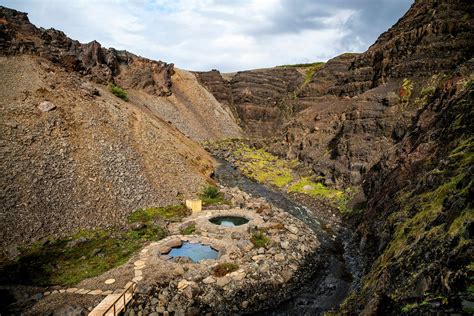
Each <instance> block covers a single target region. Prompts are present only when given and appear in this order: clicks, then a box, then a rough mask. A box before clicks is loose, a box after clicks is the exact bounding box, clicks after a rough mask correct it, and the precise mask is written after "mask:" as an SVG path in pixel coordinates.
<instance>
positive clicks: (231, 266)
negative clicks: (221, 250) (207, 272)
mask: <svg viewBox="0 0 474 316" xmlns="http://www.w3.org/2000/svg"><path fill="white" fill-rule="evenodd" d="M238 269H239V265H238V264H236V263H232V262H224V263H220V264H218V265H217V266H216V267H215V268H214V276H216V277H223V276H225V275H226V274H228V273H231V272H234V271H237V270H238Z"/></svg>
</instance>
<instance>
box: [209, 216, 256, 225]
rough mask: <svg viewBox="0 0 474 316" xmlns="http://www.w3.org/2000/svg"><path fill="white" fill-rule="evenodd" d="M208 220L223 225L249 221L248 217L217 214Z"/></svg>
mask: <svg viewBox="0 0 474 316" xmlns="http://www.w3.org/2000/svg"><path fill="white" fill-rule="evenodd" d="M209 221H210V222H211V223H213V224H216V225H220V226H224V227H235V226H240V225H244V224H247V223H248V222H249V220H248V219H246V218H245V217H240V216H218V217H213V218H211V219H210V220H209Z"/></svg>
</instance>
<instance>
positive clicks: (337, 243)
mask: <svg viewBox="0 0 474 316" xmlns="http://www.w3.org/2000/svg"><path fill="white" fill-rule="evenodd" d="M216 159H217V161H218V162H219V166H218V167H217V168H216V170H215V177H216V179H217V180H218V182H219V183H220V184H222V185H224V186H227V187H238V188H239V189H240V190H242V191H244V192H246V193H248V194H251V195H252V196H254V197H263V198H265V199H266V200H267V201H268V202H270V203H272V204H274V205H275V206H277V207H278V208H281V209H283V210H285V211H286V212H288V213H289V214H291V215H293V216H295V217H296V218H298V219H300V220H302V221H303V222H304V223H305V224H306V225H308V226H309V227H310V228H311V229H312V230H313V231H314V233H315V234H316V236H317V237H318V239H319V241H320V242H321V248H320V250H318V252H319V255H320V256H319V258H321V260H322V261H323V262H324V269H322V270H318V271H313V275H312V276H311V278H309V281H308V282H307V283H306V284H303V285H302V286H301V288H300V289H299V291H297V292H295V293H294V295H293V296H292V297H291V298H290V299H289V300H286V301H283V302H281V303H280V304H279V305H278V306H276V307H274V308H272V309H270V310H265V311H263V312H262V314H265V315H315V314H322V313H323V312H324V311H327V310H330V309H333V308H336V307H337V306H339V305H340V304H341V303H342V301H343V300H344V298H345V297H346V295H347V294H348V292H349V290H350V289H351V288H352V287H356V286H357V285H358V282H359V279H360V274H361V269H362V259H361V257H360V256H359V254H358V253H357V252H356V251H355V250H356V249H357V247H356V246H355V245H353V244H352V243H351V240H352V238H351V235H350V232H349V231H348V230H347V229H346V228H344V227H343V226H341V225H335V224H334V221H333V220H332V218H330V219H328V217H326V218H324V217H323V216H322V215H321V214H322V213H321V212H317V211H316V210H312V209H311V208H310V207H307V206H305V205H303V204H301V203H299V202H297V201H295V200H294V199H292V198H291V197H290V196H288V195H287V194H285V193H284V192H281V191H276V190H273V189H271V188H268V187H266V186H265V185H263V184H260V183H257V182H255V181H252V180H250V179H248V178H247V177H245V176H244V175H243V174H241V173H240V172H239V171H238V170H237V169H236V168H234V166H233V165H232V164H230V163H229V162H227V161H225V160H222V159H220V158H216ZM328 226H330V227H332V229H330V230H328V229H327V227H328Z"/></svg>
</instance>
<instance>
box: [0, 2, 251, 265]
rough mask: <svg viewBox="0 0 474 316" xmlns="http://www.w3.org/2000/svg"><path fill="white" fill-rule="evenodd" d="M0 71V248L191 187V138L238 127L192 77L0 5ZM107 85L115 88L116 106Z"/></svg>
mask: <svg viewBox="0 0 474 316" xmlns="http://www.w3.org/2000/svg"><path fill="white" fill-rule="evenodd" d="M0 74H1V78H2V85H1V87H0V111H1V122H2V123H1V127H0V128H1V135H2V136H1V144H2V150H1V160H2V165H1V177H2V184H1V196H0V200H1V202H0V205H1V212H0V214H1V215H0V216H1V218H0V222H1V224H0V225H1V229H0V231H1V233H0V234H1V242H0V243H1V248H2V255H5V256H14V255H15V254H16V249H17V246H19V245H22V244H29V243H31V242H33V241H36V240H38V239H40V238H43V237H46V236H58V235H63V234H66V233H70V232H72V231H75V230H77V229H80V228H95V227H109V226H113V225H118V224H123V223H124V221H125V220H126V218H127V215H128V214H129V213H130V212H132V211H133V210H135V209H138V208H140V207H147V206H159V205H169V204H174V203H179V202H182V201H183V199H184V197H191V196H194V195H196V193H197V192H199V191H200V190H201V189H202V187H203V185H204V184H205V183H206V182H207V181H211V180H210V178H209V176H210V174H211V173H212V169H213V159H212V158H211V157H210V156H209V154H208V153H207V152H206V151H205V150H204V149H203V148H202V147H201V146H200V145H199V144H198V143H197V142H196V141H204V140H209V139H220V138H226V137H235V136H239V135H241V133H242V132H241V130H240V128H239V127H238V126H237V124H236V123H235V121H234V119H233V117H232V114H231V113H229V112H228V110H226V108H224V107H223V106H222V105H220V104H219V103H218V102H217V101H215V99H214V98H213V97H212V96H211V95H210V94H209V92H207V91H206V90H205V89H204V88H203V87H202V86H200V85H199V84H198V82H197V79H196V78H195V76H194V75H193V74H192V73H189V72H186V71H183V70H179V69H175V68H174V67H173V64H166V63H164V62H161V61H152V60H148V59H145V58H142V57H139V56H136V55H133V54H131V53H129V52H126V51H117V50H114V49H105V48H103V47H101V45H100V44H99V43H97V42H91V43H88V44H81V43H79V42H77V41H74V40H71V39H69V38H68V37H66V35H64V33H62V32H60V31H56V30H53V29H49V30H44V29H38V28H36V27H35V26H34V25H32V24H31V23H30V22H29V21H28V18H27V15H26V14H25V13H21V12H17V11H15V10H11V9H7V8H4V7H1V8H0ZM110 83H114V84H116V85H118V86H120V87H122V88H123V89H125V90H126V91H127V93H128V102H125V101H124V100H121V99H120V98H118V97H116V96H114V95H113V94H112V93H111V92H110V91H109V88H108V87H107V85H108V84H110ZM213 100H214V101H213ZM211 117H213V118H217V119H210V118H211ZM185 134H186V135H185Z"/></svg>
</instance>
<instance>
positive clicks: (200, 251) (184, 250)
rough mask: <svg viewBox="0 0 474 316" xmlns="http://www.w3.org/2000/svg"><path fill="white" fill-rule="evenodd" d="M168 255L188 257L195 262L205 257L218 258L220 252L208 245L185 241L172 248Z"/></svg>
mask: <svg viewBox="0 0 474 316" xmlns="http://www.w3.org/2000/svg"><path fill="white" fill-rule="evenodd" d="M167 255H168V256H170V257H172V258H175V257H188V258H190V259H191V260H192V261H193V262H199V261H201V260H204V259H217V256H218V255H219V252H218V251H217V250H215V249H214V248H212V247H211V246H208V245H203V244H191V243H189V242H184V243H183V244H182V245H181V247H177V248H172V249H171V251H170V252H169V253H168V254H167Z"/></svg>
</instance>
